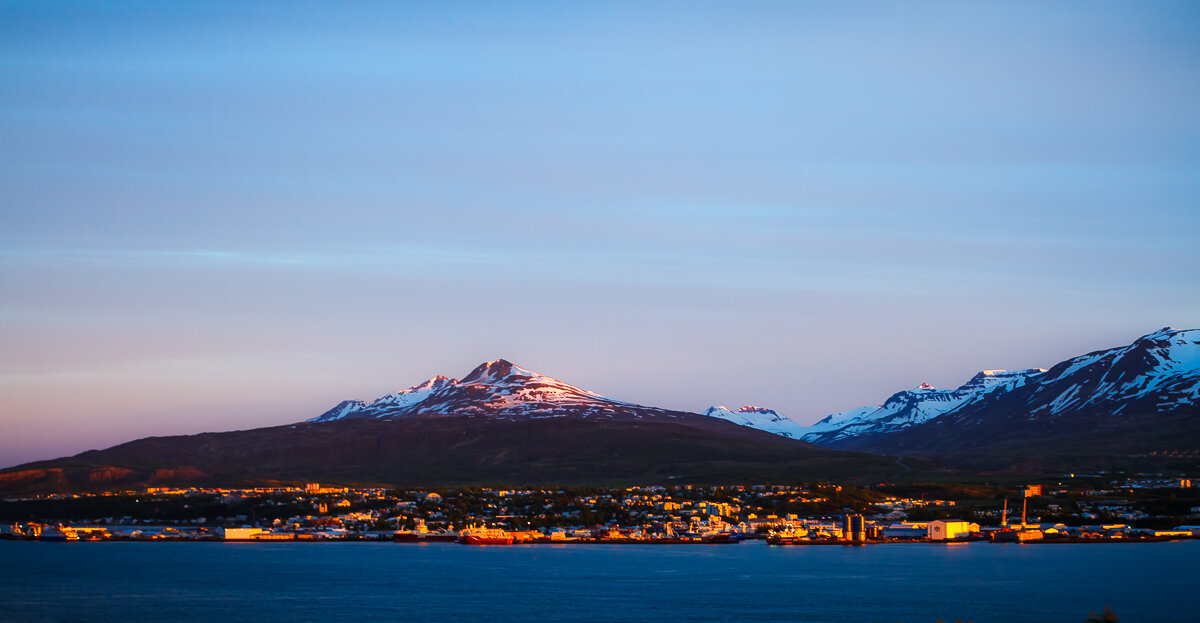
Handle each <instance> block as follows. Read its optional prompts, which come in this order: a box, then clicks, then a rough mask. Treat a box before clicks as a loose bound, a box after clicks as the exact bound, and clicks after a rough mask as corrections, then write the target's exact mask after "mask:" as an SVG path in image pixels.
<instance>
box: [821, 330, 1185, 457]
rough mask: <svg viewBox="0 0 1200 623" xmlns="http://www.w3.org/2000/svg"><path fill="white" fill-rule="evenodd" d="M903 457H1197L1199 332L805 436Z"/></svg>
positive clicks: (898, 401)
mask: <svg viewBox="0 0 1200 623" xmlns="http://www.w3.org/2000/svg"><path fill="white" fill-rule="evenodd" d="M802 438H803V439H805V440H808V441H812V442H814V443H818V444H821V445H824V446H826V447H831V448H841V449H855V450H860V451H869V452H882V453H890V454H904V455H942V456H947V455H988V456H1001V455H1007V456H1010V457H1013V458H1015V459H1021V458H1024V457H1042V458H1047V457H1050V458H1057V459H1062V460H1063V461H1066V460H1074V458H1075V457H1082V456H1093V457H1095V456H1102V455H1114V454H1120V455H1136V454H1145V453H1152V452H1167V453H1171V452H1175V453H1178V452H1184V453H1187V452H1194V451H1195V450H1196V449H1198V448H1200V330H1179V329H1173V328H1164V329H1161V330H1159V331H1156V332H1154V333H1151V334H1149V335H1145V336H1142V337H1140V338H1138V339H1137V340H1135V341H1134V342H1133V343H1131V344H1129V345H1128V346H1121V347H1116V348H1109V349H1105V350H1098V351H1095V352H1091V353H1087V354H1085V355H1081V356H1078V357H1073V358H1071V359H1067V360H1066V361H1063V362H1060V363H1058V364H1056V365H1054V366H1052V367H1050V368H1049V369H1048V370H1042V369H1033V370H1022V371H1018V372H1004V373H995V371H993V373H992V374H990V375H989V374H988V373H987V372H982V373H980V374H979V375H976V376H975V378H973V379H971V381H969V382H968V383H966V384H965V385H963V386H962V387H960V388H958V389H955V390H937V389H932V388H925V387H922V388H917V389H915V390H910V391H907V392H900V393H898V394H895V395H893V396H892V397H891V398H889V399H888V401H887V402H886V403H885V404H884V405H883V406H882V407H878V408H864V409H859V410H855V411H849V412H846V413H840V414H834V415H831V416H829V417H827V418H825V419H823V420H821V421H820V422H818V423H817V424H815V425H813V426H812V427H811V428H810V430H809V432H808V433H806V434H805V435H803V436H802Z"/></svg>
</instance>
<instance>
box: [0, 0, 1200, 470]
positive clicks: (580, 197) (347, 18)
mask: <svg viewBox="0 0 1200 623" xmlns="http://www.w3.org/2000/svg"><path fill="white" fill-rule="evenodd" d="M1198 110H1200V11H1198V10H1197V9H1196V8H1195V5H1194V4H1193V3H1186V2H1183V3H1162V2H1149V3H1104V2H1086V3H1058V4H1047V3H994V4H992V3H974V2H962V3H944V2H933V3H804V2H782V3H770V2H766V3H755V4H753V5H749V6H748V5H732V4H719V3H711V4H710V3H691V2H689V3H636V2H631V3H594V4H590V5H587V6H577V5H576V3H550V2H547V3H514V4H499V3H433V2H431V3H369V2H361V3H337V4H319V3H304V4H296V3H228V4H221V3H156V2H149V3H147V2H128V3H122V2H115V3H106V4H103V5H100V4H75V3H56V4H51V3H42V2H28V3H25V2H16V3H14V2H4V3H0V197H3V201H2V202H0V210H2V211H3V212H2V216H3V222H4V227H2V228H0V319H2V322H0V345H2V346H3V347H2V348H0V394H2V395H3V396H4V400H3V401H2V406H0V422H3V424H4V428H5V431H6V434H5V435H4V436H3V440H0V464H6V465H7V464H14V463H18V462H21V461H25V460H32V459H36V458H45V457H49V456H58V455H62V454H72V453H75V452H78V451H82V450H85V449H88V448H92V447H103V446H107V445H111V444H113V443H117V442H120V441H125V440H128V439H131V438H135V437H141V436H145V435H151V434H172V433H190V432H200V431H205V430H227V429H233V428H251V427H256V426H262V425H269V424H278V423H286V422H291V421H296V420H300V419H304V418H307V417H311V416H313V415H316V414H318V413H320V412H321V411H323V410H324V409H325V408H327V407H328V406H331V405H332V404H334V403H336V402H337V401H339V400H341V399H343V398H373V397H376V396H378V395H381V394H383V393H386V392H388V391H392V390H395V389H399V388H402V387H407V386H409V385H413V384H416V383H418V382H420V381H422V380H424V379H425V378H428V377H430V376H433V375H434V374H447V375H452V376H462V375H464V374H466V373H467V372H468V371H469V370H470V369H471V368H472V367H473V366H474V365H476V364H477V363H479V362H481V361H484V360H488V359H495V358H497V357H505V358H507V359H510V360H512V361H514V362H516V363H518V364H519V365H522V366H524V367H526V368H530V369H533V370H537V371H539V372H542V373H545V374H548V375H551V376H555V377H558V378H561V379H563V380H566V381H568V382H572V383H575V384H578V385H581V386H584V387H586V388H588V389H592V390H595V391H599V392H601V393H604V394H607V395H611V396H614V397H617V398H621V399H625V400H631V401H636V402H642V403H646V404H654V405H659V406H664V407H670V408H677V409H687V410H701V409H703V408H705V407H707V406H708V405H710V404H714V403H719V404H728V405H730V406H737V405H741V404H762V405H764V406H770V407H773V408H776V409H778V410H779V411H781V412H783V413H785V414H787V415H790V416H791V417H792V418H793V419H795V420H797V421H799V422H801V423H803V424H807V423H811V422H813V421H815V420H816V419H818V418H820V417H822V416H823V415H825V414H827V413H829V412H831V411H837V410H843V409H849V408H853V407H857V406H861V405H864V404H872V403H876V404H877V403H880V402H882V401H883V400H884V399H885V398H886V397H887V396H888V395H889V394H890V393H892V392H894V391H897V390H900V389H905V388H908V387H912V386H915V385H917V384H919V383H921V382H925V381H928V382H931V383H933V384H935V385H938V386H955V385H957V384H960V383H962V382H964V381H965V380H966V379H967V378H969V377H970V376H971V374H973V373H974V372H975V371H976V370H979V369H983V368H1023V367H1034V366H1047V365H1049V364H1053V363H1055V362H1057V361H1059V360H1061V359H1063V358H1065V357H1068V356H1072V355H1076V354H1080V353H1082V352H1085V351H1088V350H1093V349H1098V348H1102V347H1109V346H1116V345H1120V344H1125V343H1128V342H1129V341H1132V340H1133V339H1134V338H1135V337H1137V336H1138V335H1141V334H1144V333H1148V332H1151V331H1153V330H1155V329H1158V328H1160V327H1162V326H1166V325H1172V326H1179V327H1200V287H1198V286H1200V244H1196V240H1197V238H1198V234H1200V209H1198V206H1197V197H1200V175H1198V173H1200V168H1198V165H1200V115H1197V114H1196V111H1198Z"/></svg>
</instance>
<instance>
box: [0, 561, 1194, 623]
mask: <svg viewBox="0 0 1200 623" xmlns="http://www.w3.org/2000/svg"><path fill="white" fill-rule="evenodd" d="M1197 555H1200V542H1198V541H1190V542H1182V543H1144V544H1104V545H1024V546H1022V545H1015V544H1013V545H992V544H987V543H973V544H960V545H924V544H912V545H873V546H867V547H840V546H838V547H831V546H809V547H772V546H768V545H765V544H764V543H762V542H749V543H743V544H740V545H715V546H661V545H660V546H653V545H651V546H646V545H642V546H613V545H609V546H603V545H553V546H548V545H526V546H512V547H469V546H463V545H455V544H449V543H448V544H424V545H418V544H393V543H353V542H350V543H188V542H182V543H161V542H160V543H147V542H110V543H104V542H100V543H41V542H24V541H0V620H4V621H114V622H121V623H129V622H133V621H356V622H360V621H395V620H408V621H489V622H504V621H647V620H651V621H654V620H657V621H688V622H698V621H721V622H725V621H872V622H873V621H887V622H893V621H904V622H914V621H924V622H928V623H933V621H935V620H937V619H944V620H945V621H947V623H950V622H951V621H954V620H955V619H963V620H971V621H975V623H988V622H1004V623H1013V622H1020V621H1028V622H1031V623H1044V622H1053V621H1067V622H1076V623H1081V622H1082V621H1084V620H1085V619H1086V618H1087V614H1088V612H1089V611H1096V612H1100V611H1102V610H1103V607H1104V606H1106V605H1107V606H1112V607H1113V609H1114V611H1115V612H1116V613H1117V614H1118V615H1120V617H1121V621H1122V623H1137V622H1139V621H1197V620H1200V597H1198V596H1197V595H1198V593H1197V590H1198V589H1200V565H1198V562H1200V561H1198V560H1197Z"/></svg>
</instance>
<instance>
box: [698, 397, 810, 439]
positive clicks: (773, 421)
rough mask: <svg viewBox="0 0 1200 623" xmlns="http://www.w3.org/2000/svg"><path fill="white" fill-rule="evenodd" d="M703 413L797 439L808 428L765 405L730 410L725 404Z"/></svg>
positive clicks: (710, 408)
mask: <svg viewBox="0 0 1200 623" xmlns="http://www.w3.org/2000/svg"><path fill="white" fill-rule="evenodd" d="M704 415H707V416H709V417H715V418H720V419H722V420H728V421H730V422H733V423H734V424H740V425H742V426H749V427H750V428H757V429H759V430H765V431H767V432H768V433H775V434H776V435H783V436H784V437H791V438H792V439H799V438H800V436H801V435H803V434H804V433H805V432H806V431H807V430H808V429H807V428H806V427H804V426H801V425H799V424H797V423H796V422H795V421H793V420H792V419H791V418H788V417H784V416H782V415H780V414H778V413H776V412H775V411H774V410H772V409H767V408H765V407H753V406H749V405H747V406H744V407H738V409H737V411H732V410H730V409H729V407H726V406H712V407H709V408H708V409H707V410H706V411H705V412H704Z"/></svg>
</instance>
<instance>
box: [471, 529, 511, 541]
mask: <svg viewBox="0 0 1200 623" xmlns="http://www.w3.org/2000/svg"><path fill="white" fill-rule="evenodd" d="M513 539H514V537H513V535H511V534H509V533H507V532H505V531H503V530H501V529H499V528H467V529H466V530H463V531H462V533H461V534H459V535H458V542H459V543H462V544H464V545H512V544H513Z"/></svg>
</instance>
